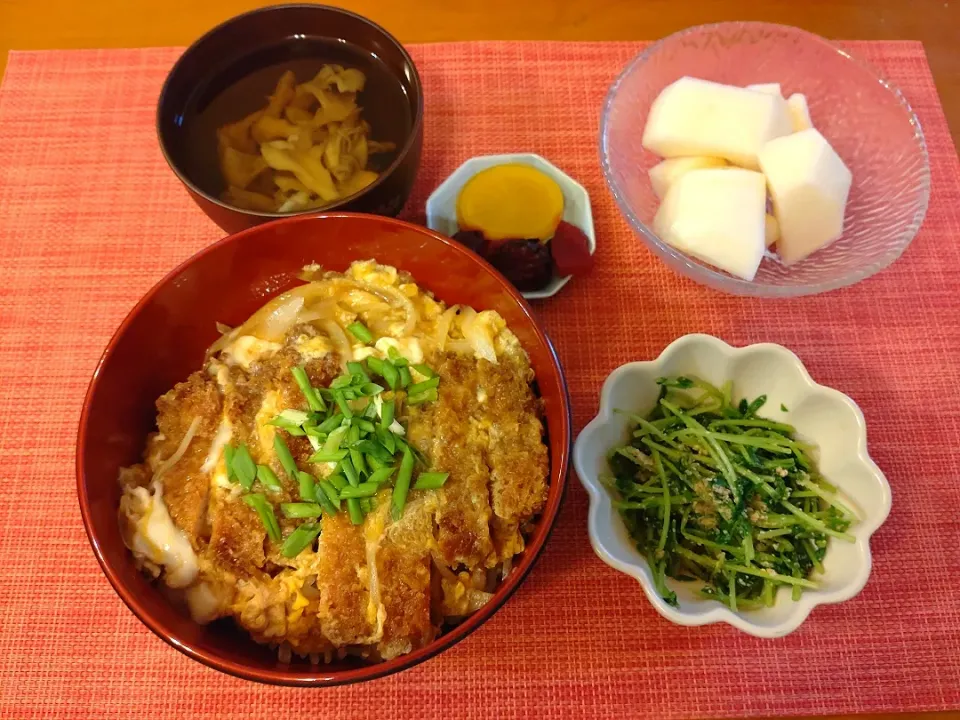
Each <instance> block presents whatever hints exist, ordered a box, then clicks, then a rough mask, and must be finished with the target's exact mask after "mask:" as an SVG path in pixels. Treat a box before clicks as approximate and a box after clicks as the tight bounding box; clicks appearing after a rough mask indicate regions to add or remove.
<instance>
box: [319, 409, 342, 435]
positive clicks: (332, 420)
mask: <svg viewBox="0 0 960 720" xmlns="http://www.w3.org/2000/svg"><path fill="white" fill-rule="evenodd" d="M342 423H343V414H342V413H334V414H333V415H331V416H330V417H328V418H327V419H326V420H324V421H323V422H322V423H320V424H319V425H317V430H318V431H319V432H322V433H331V432H333V431H334V430H336V429H337V428H338V427H340V425H341V424H342Z"/></svg>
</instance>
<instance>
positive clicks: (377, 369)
mask: <svg viewBox="0 0 960 720" xmlns="http://www.w3.org/2000/svg"><path fill="white" fill-rule="evenodd" d="M384 365H386V363H385V362H384V361H383V360H381V359H380V358H378V357H374V356H373V355H371V356H370V357H368V358H367V367H368V368H370V370H372V371H373V373H374V375H379V376H380V377H383V366H384Z"/></svg>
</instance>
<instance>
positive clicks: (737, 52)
mask: <svg viewBox="0 0 960 720" xmlns="http://www.w3.org/2000/svg"><path fill="white" fill-rule="evenodd" d="M685 75H690V76H693V77H698V78H702V79H704V80H713V81H716V82H722V83H728V84H733V85H748V84H752V83H773V82H778V83H780V84H781V86H782V89H783V94H784V96H785V97H786V96H789V95H790V94H792V93H796V92H800V93H804V94H805V95H806V96H807V101H808V103H809V106H810V115H811V117H812V119H813V124H814V126H815V127H816V128H817V129H818V130H820V132H821V133H823V135H824V136H825V137H826V138H827V140H829V141H830V143H831V144H832V145H833V147H834V148H835V149H836V151H837V152H838V153H839V155H840V157H842V158H843V160H844V162H846V164H847V166H848V167H849V168H850V171H851V172H852V173H853V186H852V187H851V189H850V199H849V202H848V205H847V213H846V221H845V226H844V234H843V237H841V238H840V239H839V240H837V241H836V242H835V243H833V244H832V245H830V246H829V247H827V248H824V249H822V250H820V251H818V252H816V253H814V254H813V255H811V256H810V257H809V258H807V259H806V260H804V261H803V262H800V263H797V264H796V265H793V266H791V267H784V266H783V265H782V264H780V262H779V260H778V259H777V257H776V256H775V255H773V254H770V253H768V255H767V257H765V258H764V260H763V262H762V263H761V264H760V269H759V270H758V271H757V275H756V278H755V279H754V280H753V281H752V282H747V281H745V280H741V279H739V278H735V277H733V276H731V275H727V274H726V273H724V272H722V271H720V270H716V269H714V268H712V267H710V266H708V265H706V264H704V263H701V262H699V261H698V260H695V259H693V258H691V257H688V256H686V255H684V254H683V253H681V252H679V251H677V250H675V249H674V248H672V247H671V246H669V245H667V244H666V243H664V242H663V241H662V240H660V238H658V237H657V236H656V234H655V233H654V232H653V229H652V227H651V226H652V222H653V216H654V213H655V212H656V209H657V205H658V202H659V201H658V200H657V197H656V196H655V195H654V193H653V189H652V187H651V185H650V180H649V178H648V176H647V171H648V170H649V169H650V168H651V167H653V166H654V165H655V164H657V163H658V162H659V161H660V159H659V158H658V157H656V156H655V155H653V154H652V153H650V152H647V151H646V150H644V148H643V147H642V146H641V144H640V140H641V136H642V134H643V126H644V124H645V123H646V118H647V112H648V111H649V109H650V105H651V104H652V102H653V100H654V99H655V98H656V97H657V95H659V93H660V91H661V90H663V88H665V87H666V86H667V85H669V84H670V83H672V82H674V81H675V80H677V79H679V78H681V77H683V76H685ZM600 155H601V162H602V165H603V173H604V176H605V177H606V179H607V183H608V184H609V186H610V189H611V191H612V192H613V195H614V198H615V199H616V201H617V204H618V205H619V207H620V210H621V211H622V212H623V214H624V215H625V216H626V218H627V221H628V222H629V223H630V225H631V226H632V227H633V229H634V230H635V231H636V232H637V234H638V235H639V236H640V237H641V239H643V241H644V242H645V243H646V244H647V246H648V247H649V248H650V249H651V250H653V252H655V253H656V254H657V255H658V256H659V257H660V258H662V259H663V260H664V262H666V263H667V265H669V266H670V267H671V268H673V269H674V270H675V271H677V272H679V273H680V274H682V275H686V276H687V277H690V278H692V279H694V280H696V281H697V282H700V283H703V284H704V285H708V286H710V287H713V288H716V289H717V290H721V291H723V292H727V293H732V294H734V295H756V296H764V297H790V296H796V295H812V294H815V293H820V292H824V291H826V290H833V289H835V288H839V287H844V286H846V285H852V284H853V283H855V282H858V281H859V280H862V279H864V278H866V277H869V276H870V275H873V274H874V273H876V272H878V271H880V270H882V269H883V268H885V267H887V266H888V265H889V264H890V263H892V262H893V261H894V260H896V259H897V258H898V257H899V256H900V254H901V253H902V252H903V251H904V250H905V249H906V247H907V245H909V244H910V241H911V240H913V237H914V235H916V233H917V230H918V229H919V228H920V224H921V223H922V222H923V217H924V215H925V214H926V212H927V203H928V201H929V199H930V164H929V158H928V157H927V147H926V143H925V142H924V139H923V131H922V130H921V128H920V122H919V120H917V117H916V115H915V114H914V113H913V110H911V108H910V105H909V104H908V103H907V101H906V100H905V99H904V97H903V95H902V94H901V93H900V91H899V90H897V88H895V87H893V86H892V85H891V84H890V83H888V82H887V81H885V80H884V79H883V78H881V77H879V76H878V75H877V73H876V71H875V70H873V69H872V68H871V67H869V66H868V65H866V64H864V63H862V62H860V61H859V60H856V59H855V58H852V57H851V56H850V55H849V54H847V53H846V52H844V51H843V50H840V49H839V48H837V47H835V46H833V45H831V44H830V43H829V42H827V41H826V40H824V39H823V38H820V37H818V36H816V35H813V34H811V33H808V32H805V31H803V30H799V29H797V28H793V27H787V26H784V25H772V24H767V23H719V24H716V25H701V26H699V27H694V28H691V29H689V30H685V31H683V32H680V33H677V34H675V35H671V36H669V37H667V38H665V39H663V40H661V41H660V42H657V43H655V44H653V45H651V46H650V47H649V48H647V49H646V50H645V51H644V52H643V53H641V54H640V55H639V56H637V57H636V58H635V59H634V60H633V61H632V62H631V63H630V64H629V65H628V66H627V68H626V70H624V71H623V73H622V74H621V75H620V77H618V78H617V80H616V81H615V82H614V83H613V86H612V87H611V88H610V92H609V93H608V94H607V100H606V103H605V105H604V108H603V117H602V118H601V123H600Z"/></svg>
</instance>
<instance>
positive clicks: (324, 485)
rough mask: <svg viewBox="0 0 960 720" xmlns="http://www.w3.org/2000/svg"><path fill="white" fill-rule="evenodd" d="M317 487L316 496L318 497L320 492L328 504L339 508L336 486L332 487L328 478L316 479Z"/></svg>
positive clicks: (338, 495) (338, 494)
mask: <svg viewBox="0 0 960 720" xmlns="http://www.w3.org/2000/svg"><path fill="white" fill-rule="evenodd" d="M317 487H318V488H319V492H318V493H317V498H318V499H319V497H320V494H321V493H322V494H323V496H324V497H326V498H327V500H329V501H330V504H331V505H333V507H334V509H336V510H339V509H340V493H339V492H338V491H337V488H335V487H334V485H333V483H331V482H330V481H329V480H323V479H321V480H319V481H317Z"/></svg>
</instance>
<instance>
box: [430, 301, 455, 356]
mask: <svg viewBox="0 0 960 720" xmlns="http://www.w3.org/2000/svg"><path fill="white" fill-rule="evenodd" d="M459 309H460V306H459V305H454V306H453V307H448V308H447V309H446V310H444V311H443V315H441V316H440V317H439V318H438V319H437V329H436V330H435V331H434V333H433V341H434V342H435V343H436V344H437V346H438V347H439V348H440V349H441V350H444V349H446V346H447V336H448V335H449V334H450V326H451V325H452V324H453V319H454V318H455V317H456V316H457V311H459Z"/></svg>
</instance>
